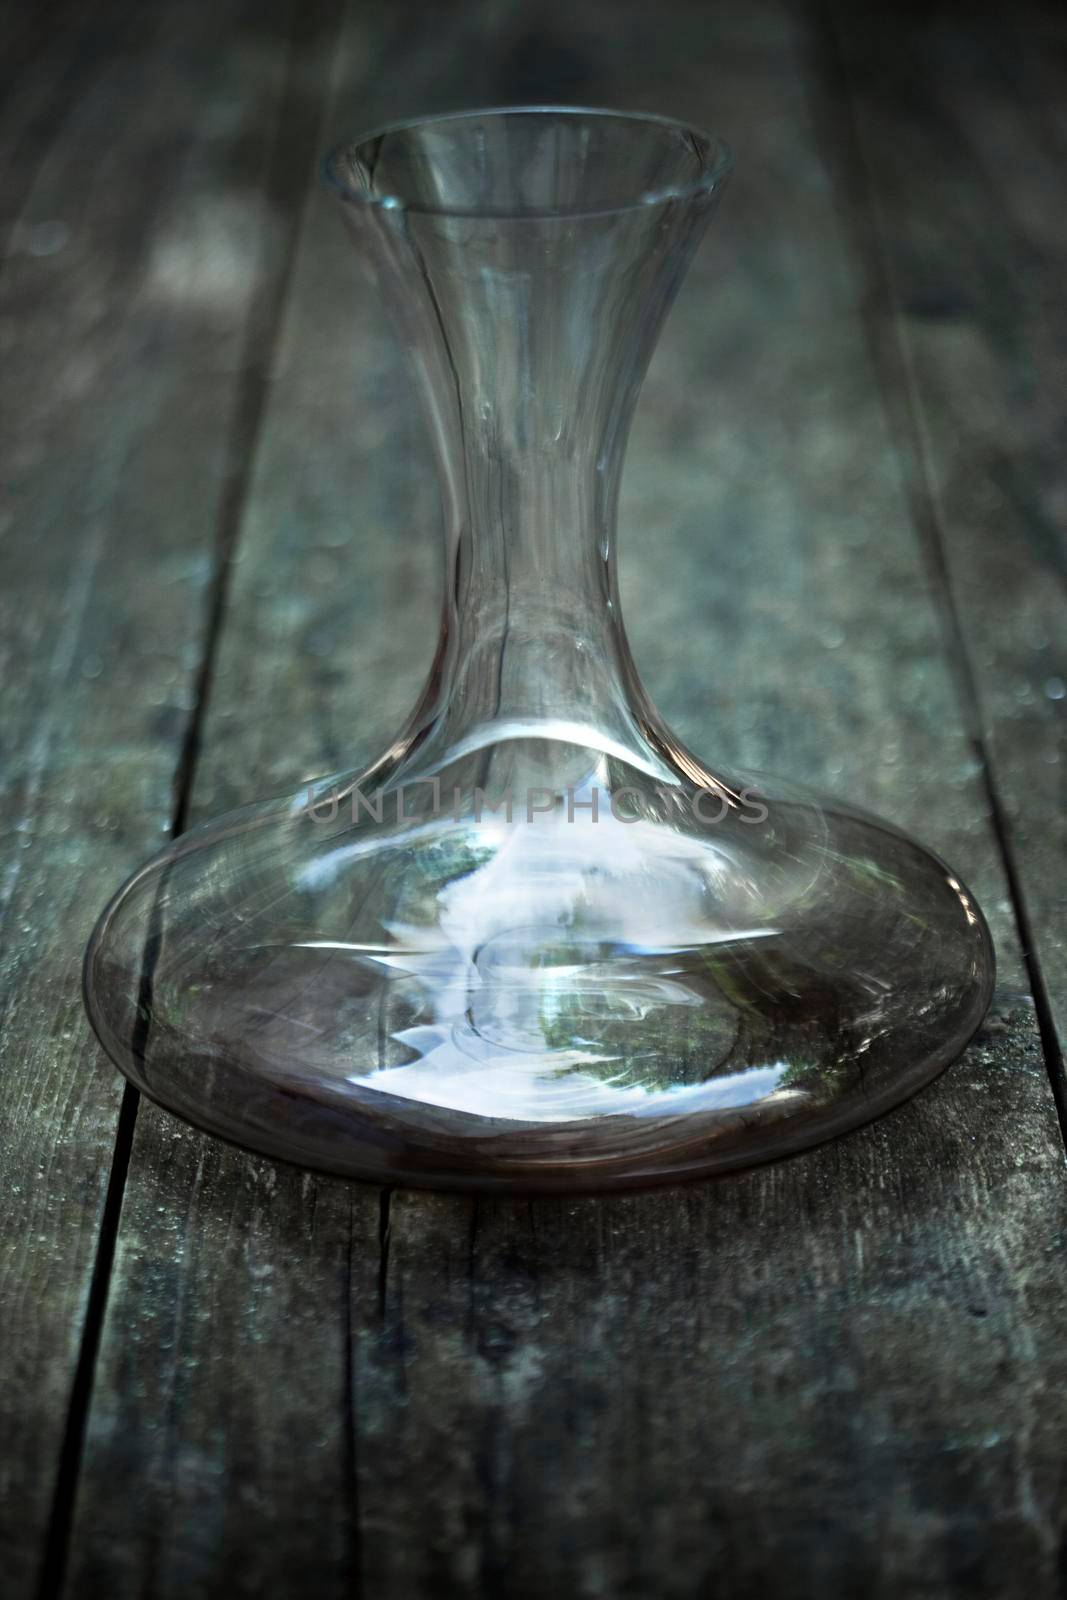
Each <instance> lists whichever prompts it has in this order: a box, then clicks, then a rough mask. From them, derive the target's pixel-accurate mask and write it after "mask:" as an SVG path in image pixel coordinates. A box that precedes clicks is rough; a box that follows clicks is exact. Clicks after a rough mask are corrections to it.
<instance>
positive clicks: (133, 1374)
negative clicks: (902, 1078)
mask: <svg viewBox="0 0 1067 1600" xmlns="http://www.w3.org/2000/svg"><path fill="white" fill-rule="evenodd" d="M1065 68H1067V13H1064V12H1062V11H1059V12H1057V11H1056V10H1054V9H1052V8H1047V9H1037V8H1033V7H1031V8H1027V7H1026V6H1023V7H1019V8H1015V9H1014V11H1013V13H1012V15H1011V16H1010V18H1009V16H1008V14H1007V11H1006V10H1005V12H1004V14H1003V15H1002V16H999V17H998V15H997V14H996V13H995V12H992V11H991V12H988V13H975V14H972V15H970V16H969V17H968V16H966V14H965V8H952V7H948V6H946V7H944V8H943V9H942V8H936V7H935V8H933V9H929V8H925V7H921V6H916V7H898V6H892V5H890V4H888V3H887V4H886V5H885V6H884V8H877V7H876V8H874V9H866V8H863V7H858V6H855V5H851V4H849V3H848V0H839V3H838V0H833V3H831V4H830V5H829V6H828V7H819V6H815V5H812V6H810V7H808V6H797V7H794V6H790V5H789V4H787V3H786V0H755V3H745V0H730V3H726V4H706V3H692V4H679V3H670V4H661V5H649V4H645V3H638V0H588V3H583V4H580V5H579V4H573V3H572V4H566V3H563V0H537V3H536V4H533V3H527V0H509V3H505V0H483V3H474V4H466V5H458V4H449V3H445V0H442V3H440V4H438V5H436V6H433V5H429V4H427V5H421V6H420V5H416V4H413V3H407V4H394V5H391V6H386V5H384V4H366V3H364V4H360V3H358V0H351V3H348V4H345V3H344V0H295V3H294V0H211V4H196V5H185V6H180V5H177V4H167V5H165V4H148V5H144V4H137V3H135V0H98V3H96V4H94V5H92V6H79V5H76V4H73V3H70V0H54V3H53V4H51V5H45V4H37V5H34V4H32V3H30V0H24V3H22V4H19V3H14V4H12V5H10V6H9V8H8V12H7V20H6V22H5V47H4V53H3V56H2V58H0V74H2V75H3V77H4V79H5V80H6V88H7V91H8V92H7V94H6V96H5V97H4V100H3V109H2V111H0V186H2V196H3V208H4V215H5V218H6V227H7V234H6V236H7V240H8V244H7V253H6V257H5V259H4V261H3V277H2V283H0V347H2V353H3V354H2V380H3V381H2V388H3V394H4V402H5V417H6V422H5V429H4V431H5V443H6V445H7V449H6V452H5V475H4V501H3V511H2V517H3V536H4V542H3V552H2V561H3V568H2V571H3V594H2V598H0V625H2V649H3V663H4V670H3V674H2V684H0V713H2V724H3V762H4V777H5V783H4V788H3V798H2V802H0V820H2V830H3V846H4V859H3V871H4V876H3V877H2V878H0V913H2V916H3V949H2V955H0V1014H2V1018H3V1022H2V1047H3V1068H2V1071H3V1077H2V1100H0V1115H2V1119H3V1125H4V1133H3V1147H2V1151H0V1168H2V1171H0V1179H2V1181H0V1197H2V1199H0V1205H2V1215H3V1227H2V1233H0V1237H2V1254H0V1263H2V1264H0V1306H2V1315H3V1323H4V1327H3V1335H2V1350H3V1392H2V1398H0V1498H2V1502H3V1513H2V1515H3V1539H2V1552H0V1589H2V1592H3V1594H4V1596H5V1600H24V1597H31V1596H36V1595H38V1594H40V1595H42V1596H45V1597H49V1596H54V1595H57V1594H60V1593H61V1594H63V1595H64V1596H67V1597H70V1600H81V1597H84V1596H96V1595H100V1596H106V1597H108V1600H127V1597H133V1596H138V1597H141V1596H151V1597H153V1600H156V1597H159V1600H163V1597H167V1600H170V1597H174V1600H190V1597H200V1596H211V1597H215V1596H226V1597H231V1596H251V1595H256V1596H261V1595H262V1596H284V1597H288V1596H295V1595H304V1594H307V1595H310V1596H314V1597H316V1600H334V1597H341V1596H344V1597H346V1600H347V1597H352V1596H363V1597H365V1600H422V1597H427V1600H430V1597H453V1596H456V1597H468V1596H479V1597H481V1596H488V1597H491V1600H497V1597H505V1596H507V1597H509V1600H511V1597H527V1596H529V1597H542V1596H552V1597H559V1600H569V1597H572V1596H573V1597H582V1600H586V1597H588V1600H594V1597H609V1600H616V1597H618V1600H623V1597H624V1600H693V1597H704V1596H711V1595H715V1596H730V1597H736V1596H745V1597H748V1596H751V1597H754V1600H756V1597H759V1600H764V1597H773V1600H778V1597H793V1596H795V1597H797V1600H810V1597H820V1600H822V1597H829V1600H836V1597H839V1596H852V1595H862V1596H864V1597H865V1600H867V1597H875V1596H894V1597H896V1596H902V1595H903V1596H923V1597H930V1596H943V1595H961V1596H963V1595H967V1596H972V1595H977V1596H989V1597H991V1600H992V1597H996V1600H1002V1597H1004V1596H1011V1595H1025V1596H1026V1597H1027V1600H1036V1597H1043V1596H1050V1597H1051V1596H1059V1595H1061V1594H1062V1592H1063V1588H1062V1585H1063V1582H1064V1571H1065V1564H1064V1529H1065V1522H1067V1515H1065V1513H1067V1504H1065V1485H1067V1258H1065V1239H1067V1181H1065V1179H1067V1174H1065V1170H1064V1148H1063V1138H1062V1134H1061V1119H1062V1118H1063V1116H1064V1113H1065V1093H1067V1090H1065V1083H1064V1077H1063V1064H1062V1059H1061V1054H1060V1040H1061V1039H1062V1033H1063V1028H1064V1026H1065V1023H1067V954H1065V926H1067V924H1065V919H1064V914H1063V913H1064V895H1063V865H1064V840H1065V823H1064V809H1065V808H1064V803H1063V801H1064V774H1065V772H1067V755H1065V754H1064V749H1063V742H1062V731H1063V717H1064V713H1065V711H1067V698H1065V678H1067V665H1065V662H1064V639H1065V620H1067V599H1065V585H1064V580H1065V577H1067V541H1065V539H1064V522H1065V518H1067V476H1065V471H1064V444H1065V428H1064V393H1065V389H1064V380H1065V378H1067V306H1065V298H1064V281H1065V276H1064V275H1065V270H1067V224H1065V220H1064V216H1065V209H1064V177H1063V172H1064V163H1065V161H1067V94H1065V84H1067V70H1065ZM531 100H569V101H577V102H584V103H590V104H611V103H615V104H618V105H621V106H624V107H635V108H647V109H656V110H661V111H666V112H669V113H673V114H675V115H679V116H683V117H686V118H690V119H692V120H695V121H697V122H699V123H704V124H708V125H711V126H713V127H715V128H716V129H720V130H721V131H722V132H723V133H725V134H726V136H727V137H728V138H729V139H730V141H731V142H732V144H733V145H734V147H735V149H736V152H737V173H736V177H735V179H734V180H733V183H732V186H731V188H730V190H729V192H728V194H727V198H726V201H725V202H724V205H723V208H722V212H721V215H720V219H719V221H718V222H717V223H716V225H715V227H714V228H713V230H712V233H711V235H710V237H709V241H708V244H707V245H706V247H705V249H704V251H703V253H702V255H701V257H700V260H699V262H698V264H697V266H696V267H695V268H694V270H693V273H692V276H691V279H690V281H689V283H688V284H687V286H686V288H685V290H684V292H683V295H682V298H681V300H680V301H679V304H678V306H677V309H676V312H675V314H674V316H673V319H672V321H671V323H670V325H669V327H668V330H667V333H666V334H665V336H664V339H663V342H662V345H661V348H660V350H659V353H658V355H657V357H656V360H655V363H654V367H653V370H652V372H651V374H650V376H649V379H648V384H647V389H646V392H645V396H644V399H643V402H642V405H641V409H640V413H639V417H638V421H637V424H636V428H635V434H634V439H633V444H632V447H631V453H630V458H629V465H628V468H627V476H626V483H625V491H624V503H623V507H622V542H623V557H622V564H623V571H622V579H623V589H624V598H625V600H626V602H627V618H628V621H629V624H630V629H631V633H632V636H633V642H634V647H635V652H636V655H637V658H638V662H639V664H640V666H641V669H642V671H643V673H644V675H645V677H646V680H647V682H648V684H649V686H650V688H651V690H652V691H653V693H654V695H655V697H656V698H657V700H658V701H659V703H660V705H661V707H662V709H663V711H664V712H665V713H666V715H667V716H668V718H669V719H670V720H671V721H672V722H673V723H674V724H675V725H676V726H677V728H678V731H679V732H680V733H681V734H682V736H683V737H684V738H685V739H686V740H687V742H689V743H690V744H692V745H693V746H695V747H696V748H698V749H699V750H700V751H701V752H702V753H704V754H706V755H707V756H709V757H713V758H714V759H716V760H718V761H719V762H720V763H722V764H723V765H726V766H728V765H729V764H730V763H731V762H738V763H742V764H744V765H747V766H749V767H757V768H759V767H763V768H770V769H772V770H778V771H781V772H786V773H791V774H793V775H794V776H796V777H798V778H802V779H806V780H809V781H813V782H816V783H818V784H820V785H823V786H827V787H830V788H831V789H835V790H838V791H840V792H841V793H843V794H845V795H848V796H850V797H852V798H854V799H855V800H857V801H859V802H861V803H864V804H867V805H869V806H870V807H872V808H873V809H876V810H878V811H881V812H883V813H886V814H889V815H890V816H893V817H895V818H897V819H898V820H899V821H900V822H901V824H903V825H904V826H905V827H908V828H914V829H915V830H916V831H917V832H918V833H919V834H920V835H921V836H922V837H923V838H924V839H926V840H928V841H929V842H930V843H931V844H933V845H934V846H935V847H936V848H938V849H941V850H943V851H944V852H945V853H946V854H947V855H948V856H950V857H951V859H952V861H953V862H955V863H958V864H959V866H960V869H961V870H962V871H963V872H964V873H965V874H966V875H967V876H968V877H969V879H970V880H971V882H972V883H973V886H974V888H975V890H976V891H977V893H978V894H979V896H980V899H981V901H982V903H983V905H984V906H985V908H986V910H987V912H988V914H989V917H990V921H991V924H992V927H993V930H994V936H995V938H996V942H997V946H998V951H999V960H1000V982H999V989H998V995H997V999H996V1001H995V1003H994V1010H993V1013H992V1015H991V1017H990V1020H989V1022H988V1024H987V1026H986V1028H985V1029H984V1031H983V1033H982V1034H981V1035H980V1036H979V1038H978V1039H977V1041H976V1042H975V1043H974V1045H973V1046H972V1047H971V1049H970V1050H969V1051H968V1052H967V1055H966V1057H965V1058H964V1059H963V1060H962V1061H961V1062H960V1063H959V1064H957V1065H956V1066H954V1067H953V1068H952V1069H951V1070H950V1071H949V1072H948V1073H947V1074H946V1075H945V1076H944V1077H943V1078H942V1079H941V1080H940V1081H939V1082H938V1083H937V1084H936V1085H935V1086H934V1087H932V1088H931V1089H929V1090H928V1091H927V1092H926V1093H924V1094H923V1095H921V1096H920V1097H919V1098H918V1099H917V1100H916V1101H915V1102H913V1103H912V1104H911V1105H909V1106H907V1107H906V1108H904V1109H903V1110H901V1111H899V1112H897V1113H895V1114H894V1115H892V1116H890V1117H887V1118H886V1119H885V1120H884V1121H882V1122H880V1123H878V1124H876V1125H875V1126H873V1127H871V1128H869V1129H867V1130H865V1131H863V1132H860V1133H857V1134H854V1135H852V1136H850V1137H849V1138H847V1139H843V1140H841V1141H839V1142H837V1143H835V1144H831V1145H828V1146H826V1147H824V1148H822V1149H820V1150H817V1151H815V1152H814V1153H812V1154H810V1155H807V1156H804V1157H802V1158H799V1159H795V1160H792V1161H789V1162H786V1163H783V1164H780V1165H777V1166H773V1167H768V1168H765V1169H763V1170H760V1171H757V1172H753V1173H751V1174H748V1175H745V1176H742V1177H739V1178H733V1179H727V1180H722V1181H720V1182H717V1183H712V1184H706V1185H702V1186H694V1187H689V1188H685V1189H678V1190H674V1191H665V1192H660V1193H655V1194H651V1195H645V1196H638V1197H633V1198H624V1199H613V1200H606V1201H604V1200H601V1201H598V1200H580V1201H575V1202H571V1203H568V1202H564V1201H551V1202H547V1201H546V1202H537V1203H534V1204H529V1203H521V1204H519V1203H508V1202H497V1201H493V1202H492V1203H490V1202H485V1201H477V1200H468V1199H465V1198H461V1197H452V1196H449V1197H442V1196H435V1195H431V1194H420V1193H415V1192H409V1191H406V1190H396V1191H393V1192H389V1191H378V1190H376V1189H372V1188H369V1187H360V1186H358V1185H350V1184H345V1183H342V1182H337V1181H330V1180H326V1179H321V1178H318V1177H313V1176H310V1175H307V1174H304V1173H302V1172H300V1171H297V1170H295V1169H291V1168H287V1167H284V1166H282V1165H278V1164H274V1163H271V1162H269V1161H266V1160H258V1159H254V1158H252V1157H251V1156H247V1155H245V1154H243V1153H242V1152H240V1151H238V1150H234V1149H230V1148H227V1147H225V1146H223V1145H221V1144H218V1143H215V1142H213V1141H212V1140H210V1139H208V1138H205V1137H202V1136H201V1135H200V1134H198V1133H196V1132H193V1131H192V1130H190V1129H189V1128H187V1127H185V1126H184V1125H182V1124H180V1123H178V1122H177V1121H175V1120H174V1119H172V1118H171V1117H169V1116H167V1115H165V1114H164V1113H162V1112H160V1111H158V1110H156V1109H155V1108H154V1107H153V1106H152V1105H150V1104H148V1103H146V1102H143V1101H142V1102H139V1101H138V1097H137V1095H136V1094H135V1093H133V1091H132V1090H129V1089H124V1087H123V1083H122V1080H121V1079H119V1078H118V1076H117V1075H116V1074H114V1073H113V1072H112V1071H111V1070H110V1068H109V1067H108V1065H107V1064H106V1062H104V1061H103V1059H102V1057H101V1054H100V1052H99V1050H98V1049H97V1048H96V1046H95V1044H94V1042H93V1041H92V1039H91V1038H90V1036H89V1034H88V1030H87V1027H86V1024H85V1022H84V1020H83V1016H82V1011H81V1003H80V997H79V984H78V979H79V965H80V960H81V953H82V949H83V946H84V943H85V940H86V937H87V935H88V932H89V929H90V926H91V924H92V921H93V919H94V917H95V915H96V913H97V911H98V910H99V909H100V906H101V904H102V903H103V901H104V899H105V898H106V896H107V895H108V894H109V893H110V892H111V891H112V889H113V888H114V887H115V886H116V885H117V883H118V882H119V881H120V880H121V879H122V877H123V876H124V875H125V874H126V873H127V872H128V871H129V870H130V869H131V868H132V867H133V866H134V865H135V864H136V863H137V862H138V861H139V860H140V859H141V858H142V857H143V856H144V855H146V854H147V853H149V851H150V850H152V849H154V848H155V847H156V846H157V845H158V844H159V843H160V841H161V840H162V839H163V838H164V837H165V835H166V834H167V833H168V831H169V830H172V829H181V828H183V827H185V826H187V825H188V823H189V822H190V821H192V820H194V819H196V818H199V817H202V816H204V815H207V814H209V813H211V812H213V811H216V810H218V809H220V808H222V807H224V806H226V805H229V804H233V803H237V802H239V801H244V800H247V799H252V798H257V797H259V796H261V795H263V794H265V793H270V792H284V791H285V790H287V789H289V790H292V789H295V788H296V787H297V786H298V785H299V784H300V783H301V782H302V781H303V780H304V779H305V778H306V777H307V776H309V775H310V774H312V773H320V772H323V771H329V770H331V769H333V768H335V767H340V766H342V765H348V764H354V763H355V762H356V761H358V760H359V759H360V758H361V757H362V756H364V755H369V754H370V753H371V752H373V751H375V749H376V747H377V746H379V745H380V744H381V742H382V741H383V740H384V738H386V737H387V736H388V735H389V734H390V733H391V732H392V731H393V730H394V728H395V726H396V724H397V723H398V721H399V719H400V717H401V715H402V713H403V712H404V711H405V710H406V709H407V706H408V704H409V703H410V701H411V699H412V697H413V695H414V693H415V691H416V688H417V687H418V685H419V682H420V679H421V676H422V674H423V672H424V671H425V669H426V667H427V665H428V661H429V650H430V641H431V637H432V633H433V622H434V618H435V614H436V604H437V595H436V591H435V574H436V570H437V568H436V558H435V547H436V540H437V537H438V535H437V526H438V508H437V498H436V487H435V484H434V481H433V477H432V473H431V469H430V465H429V460H428V452H427V447H426V442H425V437H424V434H423V432H422V426H421V422H420V421H419V418H418V416H417V413H416V411H415V408H414V405H413V403H412V398H411V394H410V391H409V389H408V387H407V382H406V378H405V377H404V375H403V371H402V368H401V365H400V361H399V357H398V355H397V353H396V351H395V349H394V347H393V345H392V342H391V340H390V337H389V335H388V334H387V332H386V331H385V330H384V329H383V327H382V318H381V312H380V307H379V305H378V304H377V303H376V302H374V301H373V300H372V299H371V297H370V296H369V294H368V292H367V290H366V288H365V286H364V285H363V283H362V281H361V279H360V277H359V274H358V270H357V265H356V263H355V261H354V259H353V258H352V254H351V246H350V244H349V242H348V241H347V240H346V238H345V237H344V235H343V230H342V229H341V227H340V225H339V223H338V219H337V217H336V216H335V215H334V214H333V209H332V207H331V205H330V204H329V202H328V201H326V200H325V199H323V198H321V197H320V196H319V194H318V192H317V186H316V182H315V164H316V159H317V156H318V154H319V153H320V151H321V150H322V149H323V148H324V147H325V146H326V145H327V144H328V143H330V142H331V140H332V139H333V138H335V137H337V136H340V135H342V134H344V133H353V132H358V131H361V130H362V129H363V128H365V127H367V126H369V125H373V124H374V123H376V122H378V121H380V120H383V119H385V118H390V117H396V116H403V115H408V114H414V113H416V112H421V111H428V110H437V109H445V108H452V107H456V106H461V105H465V104H466V105H470V104H477V103H493V102H497V103H500V102H522V101H531Z"/></svg>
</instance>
